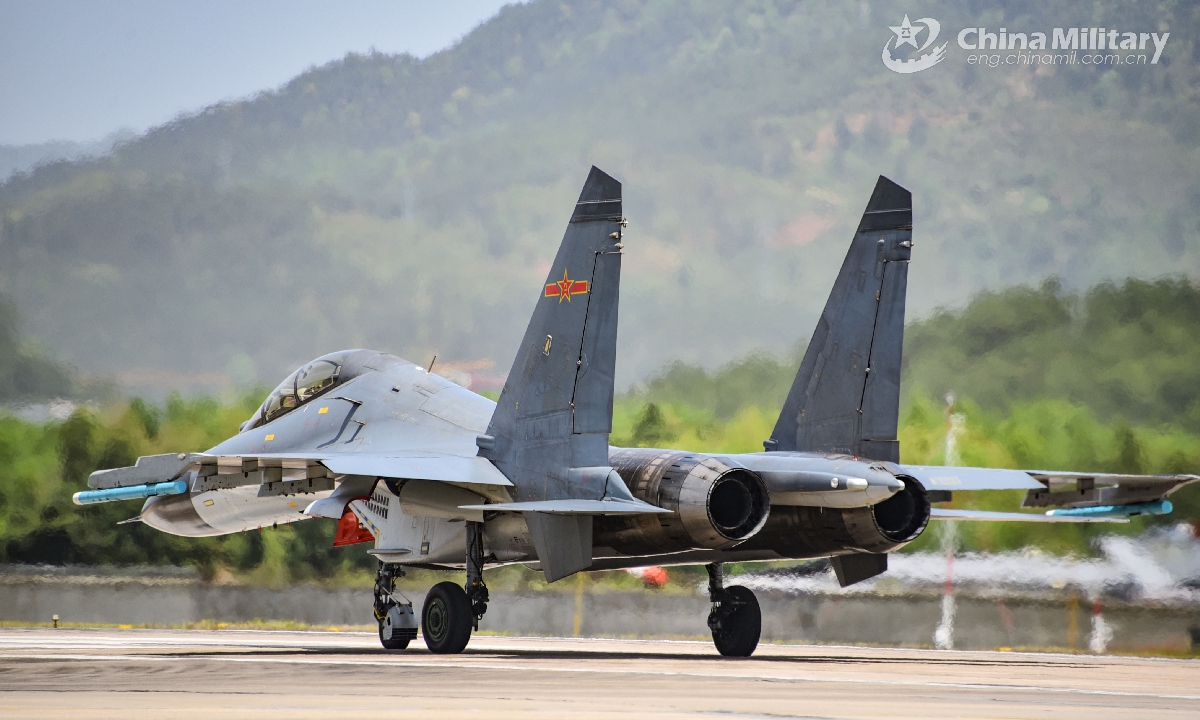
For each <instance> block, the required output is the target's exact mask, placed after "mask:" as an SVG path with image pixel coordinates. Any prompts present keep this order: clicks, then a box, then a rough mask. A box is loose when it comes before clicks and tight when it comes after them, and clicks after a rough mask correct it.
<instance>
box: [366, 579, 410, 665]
mask: <svg viewBox="0 0 1200 720" xmlns="http://www.w3.org/2000/svg"><path fill="white" fill-rule="evenodd" d="M402 577H404V570H402V569H401V568H400V566H399V565H397V564H395V563H385V562H382V561H381V562H380V563H379V570H378V572H376V574H375V606H374V609H375V621H376V622H378V623H379V642H380V644H382V645H383V647H384V648H386V649H388V650H403V649H405V648H407V647H408V644H409V643H410V642H412V640H413V639H414V638H416V637H417V617H416V615H414V614H413V606H412V602H411V601H409V599H408V598H406V597H404V595H403V594H402V593H400V592H399V591H398V590H396V580H398V579H400V578H402ZM397 596H399V598H400V599H399V600H397V599H396V598H397Z"/></svg>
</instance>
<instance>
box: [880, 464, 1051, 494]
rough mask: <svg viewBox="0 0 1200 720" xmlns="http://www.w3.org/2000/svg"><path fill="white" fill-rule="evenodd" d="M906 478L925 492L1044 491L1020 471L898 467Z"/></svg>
mask: <svg viewBox="0 0 1200 720" xmlns="http://www.w3.org/2000/svg"><path fill="white" fill-rule="evenodd" d="M900 469H901V470H902V471H903V472H904V474H906V475H911V476H912V477H914V478H916V479H917V480H918V481H919V482H920V483H921V484H922V485H924V486H925V489H926V490H1045V489H1046V486H1045V485H1044V484H1043V483H1040V482H1038V481H1037V480H1036V479H1034V477H1033V476H1032V475H1030V474H1029V473H1028V472H1026V471H1024V470H1006V469H1004V468H973V467H943V466H938V465H901V466H900Z"/></svg>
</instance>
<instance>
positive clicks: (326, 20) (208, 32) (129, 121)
mask: <svg viewBox="0 0 1200 720" xmlns="http://www.w3.org/2000/svg"><path fill="white" fill-rule="evenodd" d="M512 2H513V0H392V1H391V2H387V1H386V0H342V1H341V2H321V1H318V0H288V1H286V2H285V1H283V0H250V1H247V0H241V1H240V2H230V1H228V0H207V1H203V2H199V1H197V2H186V3H185V2H173V1H167V2H163V1H162V0H158V1H156V2H147V1H146V0H121V1H120V2H111V1H110V2H99V1H92V2H79V1H70V0H0V145H25V144H32V143H42V142H48V141H53V140H68V141H75V142H86V141H94V140H99V139H101V138H103V137H105V136H107V135H109V134H111V133H113V132H117V131H120V130H126V129H128V130H133V131H135V132H138V133H140V132H142V131H145V130H147V129H149V128H151V127H154V126H156V125H160V124H162V123H165V122H168V121H169V120H171V119H173V118H174V117H176V116H177V115H179V114H180V113H188V112H194V111H196V110H200V109H202V108H204V107H207V106H208V105H211V104H213V103H216V102H219V101H221V100H228V99H233V98H238V97H244V96H246V95H253V94H254V93H257V92H259V91H261V90H268V89H272V88H275V87H278V86H280V85H282V84H283V83H285V82H287V81H288V80H290V79H291V78H293V77H295V76H296V75H298V74H299V73H301V72H303V71H304V70H305V69H306V68H308V67H310V66H313V65H323V64H325V63H327V62H329V61H331V60H335V59H337V58H340V57H342V56H344V55H345V54H346V53H348V52H360V53H365V52H369V51H370V50H371V48H374V49H375V50H377V51H379V52H382V53H401V52H408V53H411V54H413V55H416V56H418V57H426V56H428V55H430V54H432V53H434V52H437V51H438V50H441V49H443V48H446V47H449V46H450V45H452V44H454V43H455V42H456V41H457V40H458V39H459V38H461V37H462V36H463V35H465V34H466V33H468V32H470V31H471V30H472V29H473V28H475V27H476V26H477V25H479V24H480V23H481V22H483V21H485V20H487V19H488V18H490V17H492V16H493V15H495V14H496V12H497V11H498V10H499V9H500V8H501V7H503V6H504V5H506V4H511V3H512Z"/></svg>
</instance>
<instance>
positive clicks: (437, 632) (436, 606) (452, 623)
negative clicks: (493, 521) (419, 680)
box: [421, 522, 488, 655]
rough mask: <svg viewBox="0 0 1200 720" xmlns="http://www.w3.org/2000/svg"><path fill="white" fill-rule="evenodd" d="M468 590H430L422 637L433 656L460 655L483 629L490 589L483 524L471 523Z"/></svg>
mask: <svg viewBox="0 0 1200 720" xmlns="http://www.w3.org/2000/svg"><path fill="white" fill-rule="evenodd" d="M466 564H467V586H466V589H465V590H464V589H463V588H461V587H459V586H458V585H456V584H454V583H452V582H442V583H438V584H437V585H434V586H433V587H432V588H430V589H429V594H428V595H426V596H425V606H424V607H423V608H422V609H421V635H422V636H423V637H424V638H425V645H426V646H427V647H428V648H429V651H430V652H433V653H438V654H444V655H452V654H454V653H460V652H462V651H463V650H464V649H465V648H466V647H467V642H468V641H469V640H470V639H471V631H472V630H478V629H479V620H480V619H481V618H482V617H483V614H484V613H485V612H487V601H488V589H487V585H485V584H484V583H483V523H477V522H468V523H467V563H466Z"/></svg>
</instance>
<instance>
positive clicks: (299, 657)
mask: <svg viewBox="0 0 1200 720" xmlns="http://www.w3.org/2000/svg"><path fill="white" fill-rule="evenodd" d="M1198 676H1200V661H1197V660H1173V659H1158V658H1154V659H1151V658H1128V657H1112V656H1101V657H1093V656H1087V655H1054V654H1034V653H1012V652H955V651H930V650H897V649H879V648H860V647H831V646H805V645H760V646H759V649H758V651H757V653H756V654H755V656H754V657H753V658H749V659H741V660H739V659H729V658H722V657H720V656H718V655H717V654H716V652H715V650H713V648H712V646H711V645H710V644H708V643H701V642H674V641H648V640H591V639H545V638H507V637H489V636H476V637H474V638H472V639H471V644H470V645H469V646H468V648H467V651H466V652H465V653H463V654H461V655H455V656H444V655H442V656H439V655H432V654H430V653H429V652H428V651H426V650H425V648H424V646H423V645H422V643H421V641H420V639H418V640H417V641H416V642H414V643H413V645H412V647H411V648H410V649H409V650H407V651H401V652H386V651H384V650H382V649H380V648H379V646H378V640H377V639H376V638H375V636H374V635H372V634H367V633H322V632H264V631H236V630H222V631H214V632H207V631H185V630H179V631H168V630H75V629H64V630H51V629H3V630H0V717H4V718H63V717H79V718H128V717H130V716H131V714H132V713H137V714H138V715H139V716H141V717H168V716H169V717H171V718H178V719H181V720H182V719H185V718H206V719H208V718H288V719H289V720H292V719H298V718H365V717H370V718H465V717H471V718H476V719H478V718H560V717H572V718H618V717H619V718H623V719H625V718H683V717H713V718H867V717H870V718H880V717H887V718H929V717H972V718H1048V717H1053V718H1056V719H1058V718H1086V719H1087V720H1100V719H1101V718H1122V719H1125V718H1130V717H1139V718H1140V717H1149V716H1153V717H1163V718H1176V717H1178V718H1185V717H1187V718H1194V717H1198V716H1200V689H1197V686H1196V683H1195V679H1196V677H1198Z"/></svg>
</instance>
